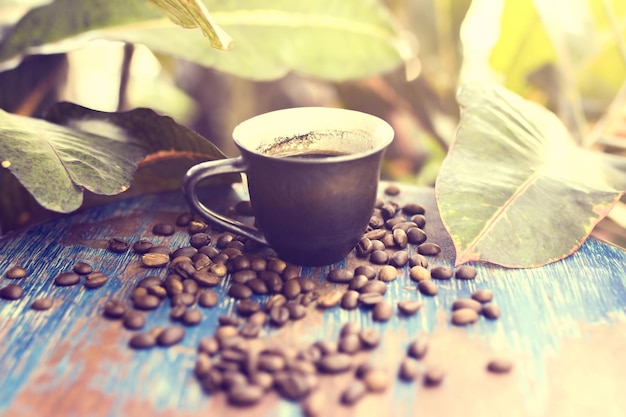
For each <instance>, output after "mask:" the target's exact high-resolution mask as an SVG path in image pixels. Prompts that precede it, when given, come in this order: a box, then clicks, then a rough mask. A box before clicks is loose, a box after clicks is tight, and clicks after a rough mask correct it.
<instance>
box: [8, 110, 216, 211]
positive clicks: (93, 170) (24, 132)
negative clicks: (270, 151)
mask: <svg viewBox="0 0 626 417" xmlns="http://www.w3.org/2000/svg"><path fill="white" fill-rule="evenodd" d="M52 122H54V123H52ZM174 158H184V159H186V160H189V161H200V160H212V159H221V158H224V155H223V154H222V153H221V152H220V151H219V149H217V148H216V147H215V146H214V145H213V144H211V143H210V142H209V141H208V140H206V139H204V138H203V137H201V136H200V135H198V134H197V133H195V132H193V131H191V130H189V129H187V128H186V127H184V126H181V125H178V124H176V122H174V120H172V119H171V118H170V117H166V116H160V115H158V114H156V113H155V112H153V111H152V110H149V109H135V110H132V111H129V112H122V113H106V112H100V111H95V110H91V109H87V108H85V107H81V106H78V105H75V104H72V103H59V104H57V105H55V106H53V107H52V108H51V109H50V111H49V114H48V120H47V121H45V120H39V119H32V118H26V117H21V116H17V115H13V114H9V113H6V112H3V111H0V163H1V165H2V167H3V168H6V169H8V170H9V171H10V172H11V173H12V174H13V175H14V176H15V177H17V179H18V180H19V181H20V183H22V185H23V186H24V187H25V188H26V189H27V190H28V191H29V192H30V193H31V194H32V195H33V196H34V198H35V199H36V200H37V202H38V203H39V204H41V206H43V207H44V208H46V209H49V210H53V211H57V212H62V213H67V212H71V211H73V210H76V209H77V208H79V207H80V206H81V204H82V202H83V190H84V189H85V190H88V191H91V192H93V193H95V194H101V195H115V194H119V193H122V192H123V191H125V190H127V189H128V188H129V187H130V185H131V181H132V180H133V175H134V173H135V170H136V168H137V166H138V164H139V163H140V162H142V164H144V165H151V164H153V163H155V162H158V161H160V160H168V159H174ZM181 178H182V174H181V175H178V176H177V178H175V180H177V181H178V182H179V183H180V179H181Z"/></svg>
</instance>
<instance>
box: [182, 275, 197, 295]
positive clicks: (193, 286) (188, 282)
mask: <svg viewBox="0 0 626 417" xmlns="http://www.w3.org/2000/svg"><path fill="white" fill-rule="evenodd" d="M199 290H200V287H199V286H198V282H197V281H195V280H193V279H191V278H187V279H184V280H183V292H184V293H187V294H193V295H196V294H197V293H198V291H199Z"/></svg>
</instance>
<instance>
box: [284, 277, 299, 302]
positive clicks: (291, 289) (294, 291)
mask: <svg viewBox="0 0 626 417" xmlns="http://www.w3.org/2000/svg"><path fill="white" fill-rule="evenodd" d="M301 291H302V288H301V287H300V282H299V281H298V280H296V279H290V280H289V281H287V282H285V284H284V285H283V288H282V293H283V295H284V296H285V297H286V298H287V299H288V300H293V299H294V298H296V297H297V296H298V295H299V294H300V292H301Z"/></svg>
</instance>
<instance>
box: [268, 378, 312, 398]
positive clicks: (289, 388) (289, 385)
mask: <svg viewBox="0 0 626 417" xmlns="http://www.w3.org/2000/svg"><path fill="white" fill-rule="evenodd" d="M274 387H275V388H276V391H277V392H278V394H279V395H280V396H281V397H283V398H285V399H287V400H290V401H298V400H301V399H302V398H304V397H306V396H307V395H308V394H309V393H310V392H311V388H313V387H312V386H311V384H310V382H309V379H308V378H307V375H305V374H301V373H299V372H279V373H277V374H276V375H275V376H274Z"/></svg>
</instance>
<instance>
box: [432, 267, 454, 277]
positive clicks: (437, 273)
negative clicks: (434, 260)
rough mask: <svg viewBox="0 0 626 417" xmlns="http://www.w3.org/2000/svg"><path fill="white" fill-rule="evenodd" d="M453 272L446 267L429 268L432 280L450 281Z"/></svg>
mask: <svg viewBox="0 0 626 417" xmlns="http://www.w3.org/2000/svg"><path fill="white" fill-rule="evenodd" d="M452 275H454V271H453V270H452V268H450V267H449V266H447V265H437V266H433V267H432V268H430V276H431V278H433V279H450V278H452Z"/></svg>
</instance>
